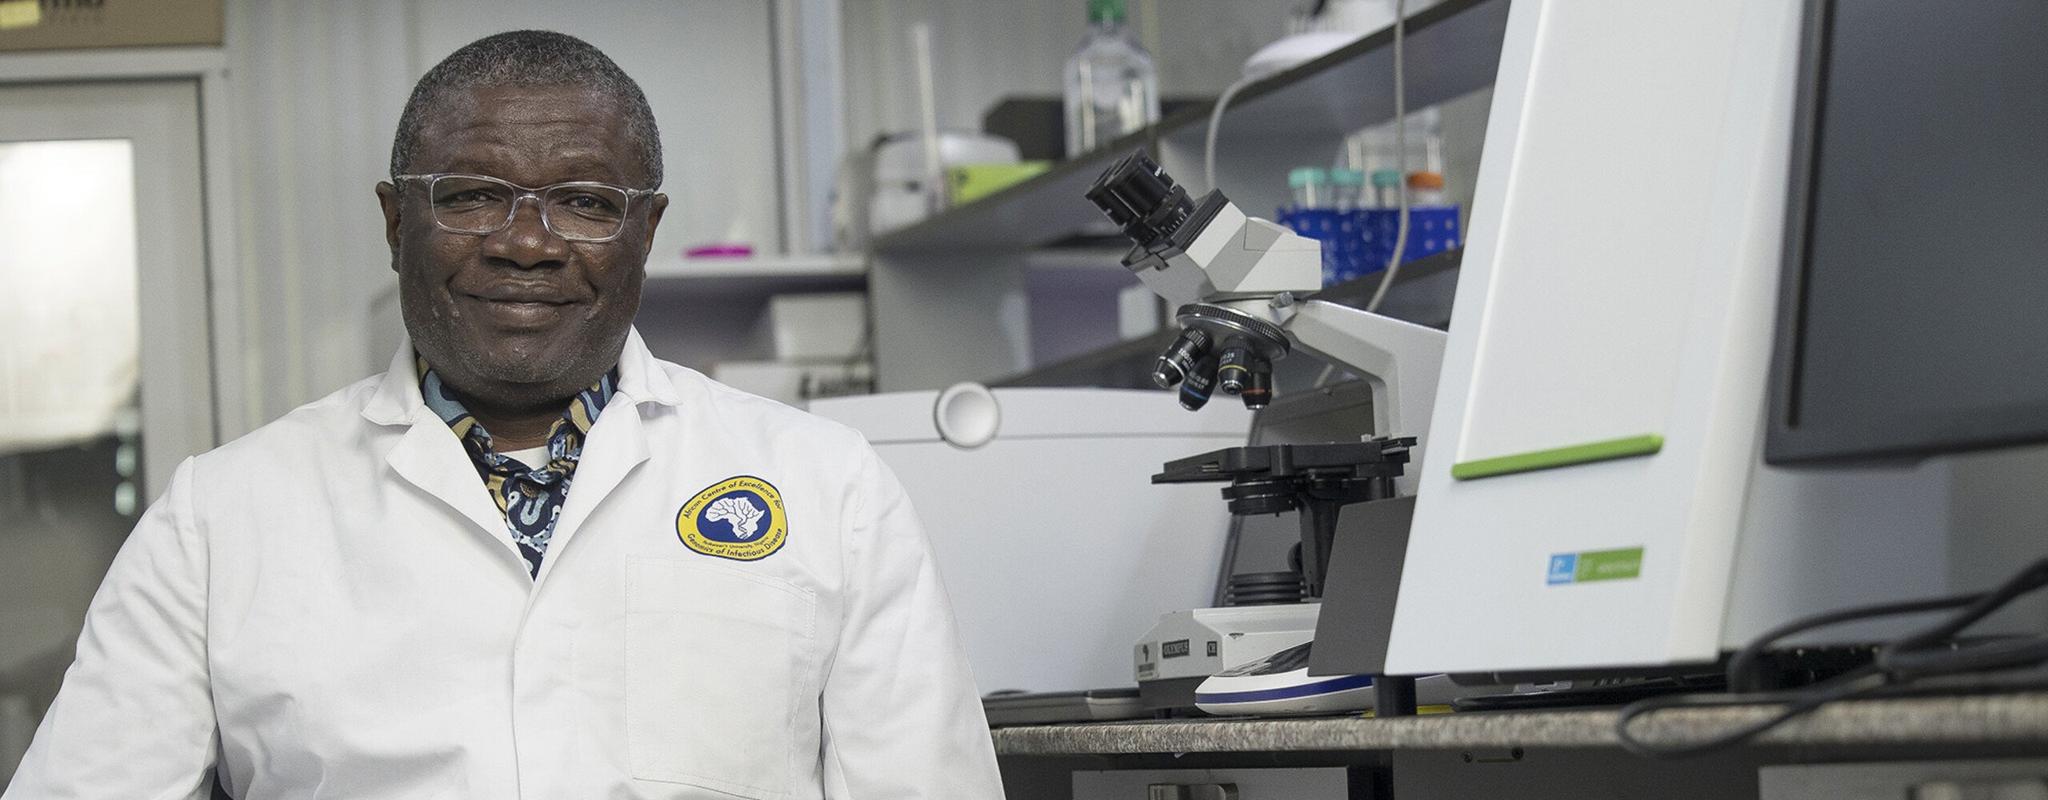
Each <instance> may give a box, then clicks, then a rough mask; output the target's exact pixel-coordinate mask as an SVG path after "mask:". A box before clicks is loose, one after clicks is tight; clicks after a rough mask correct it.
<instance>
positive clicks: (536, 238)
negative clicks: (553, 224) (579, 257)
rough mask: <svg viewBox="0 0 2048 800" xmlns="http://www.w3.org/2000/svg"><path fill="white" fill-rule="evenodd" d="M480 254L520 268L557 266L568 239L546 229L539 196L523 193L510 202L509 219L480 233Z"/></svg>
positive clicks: (564, 258) (565, 257) (566, 252)
mask: <svg viewBox="0 0 2048 800" xmlns="http://www.w3.org/2000/svg"><path fill="white" fill-rule="evenodd" d="M527 200H532V201H533V202H532V203H531V204H529V203H527V202H526V201H527ZM484 255H485V256H486V257H488V258H490V259H491V260H493V261H498V262H502V263H505V264H506V265H508V266H513V267H518V268H520V269H536V268H541V267H559V266H561V265H562V264H563V263H564V262H565V261H567V260H568V258H569V243H568V242H567V241H565V240H563V239H562V237H560V236H556V235H555V234H554V232H553V231H550V230H548V227H547V223H546V221H545V220H543V219H541V207H540V198H537V197H534V196H532V195H526V196H524V197H521V198H519V199H518V200H516V201H514V202H513V203H512V221H511V222H508V223H506V225H505V227H504V228H503V229H501V230H499V231H498V232H496V233H493V234H491V235H489V236H486V237H484Z"/></svg>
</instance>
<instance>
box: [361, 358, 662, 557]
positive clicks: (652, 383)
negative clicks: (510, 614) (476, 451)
mask: <svg viewBox="0 0 2048 800" xmlns="http://www.w3.org/2000/svg"><path fill="white" fill-rule="evenodd" d="M641 402H651V403H656V404H660V405H668V406H673V405H676V404H678V403H679V402H681V396H680V393H679V392H678V390H677V387H676V385H675V383H674V382H673V381H671V380H669V376H668V373H667V371H665V370H663V369H662V367H661V363H660V362H658V361H656V360H655V358H654V354H652V353H650V352H648V351H647V345H646V343H645V342H643V341H642V340H641V338H640V332H639V331H637V330H631V331H628V332H627V334H626V344H625V347H623V348H622V350H621V352H620V353H619V390H618V392H617V393H616V394H614V395H613V397H612V401H611V402H610V403H608V404H606V406H605V410H604V412H602V413H600V414H598V417H597V423H596V424H595V425H594V426H592V428H591V434H590V440H589V441H587V442H586V443H585V444H584V450H583V461H582V463H581V464H580V465H579V466H578V467H577V468H576V473H577V475H576V486H575V490H574V491H572V492H570V495H569V496H570V500H569V502H568V503H567V504H566V505H565V507H564V510H563V518H562V519H560V520H559V521H557V523H556V526H555V535H554V539H553V541H552V542H551V543H550V544H549V546H548V557H547V559H545V560H544V561H543V562H542V565H541V573H540V576H539V578H541V579H545V578H546V576H547V573H548V571H549V570H548V567H549V566H550V565H552V564H553V563H554V562H555V561H556V560H557V559H559V558H560V557H561V554H562V552H563V550H564V549H565V547H566V546H567V544H568V540H569V539H570V538H572V537H573V536H574V535H575V530H576V528H577V527H579V526H580V524H581V523H582V521H583V519H584V518H585V517H587V516H588V515H589V513H590V510H591V509H592V508H593V507H594V506H595V505H596V504H597V503H598V502H599V501H602V500H603V499H604V498H605V496H606V495H609V494H610V493H611V490H612V489H614V488H616V487H617V486H618V485H619V483H620V482H622V481H624V480H625V478H626V475H627V474H629V473H631V472H632V471H633V469H634V468H635V467H637V466H638V465H639V464H640V463H641V462H643V461H646V460H647V457H648V448H647V442H646V441H645V440H644V439H643V437H642V436H641V435H640V433H641V430H640V413H639V409H638V408H636V407H635V406H636V405H637V404H639V403H641ZM362 414H363V418H364V419H367V420H369V421H370V422H371V423H373V424H376V425H382V426H408V429H407V430H406V432H405V435H404V436H403V437H402V438H400V439H399V441H398V444H397V445H396V446H394V447H392V449H391V451H390V452H389V453H388V454H386V456H385V462H386V463H388V464H390V465H391V468H392V469H393V470H394V471H396V472H397V473H398V474H399V475H400V476H401V477H403V478H405V480H407V481H409V482H411V483H412V484H413V485H415V486H418V487H420V488H421V489H422V490H425V491H426V492H427V493H428V494H431V495H433V496H435V497H438V498H440V499H441V501H442V502H444V503H447V504H448V505H449V506H450V507H451V508H453V509H454V510H455V511H456V513H459V514H461V515H462V516H463V517H464V518H466V519H468V520H469V521H470V522H471V523H473V524H474V525H475V526H476V527H477V529H478V530H480V531H481V532H482V533H483V534H484V535H486V536H487V537H489V538H490V539H491V540H493V541H495V542H497V543H499V544H500V545H501V546H503V547H504V548H505V551H506V553H507V554H508V555H510V556H511V558H510V559H509V560H508V561H507V562H506V563H507V564H508V565H511V566H514V567H517V568H518V569H519V570H520V571H521V572H524V571H525V569H526V567H525V562H524V560H523V559H521V558H520V557H519V550H518V546H517V545H515V544H514V543H513V542H512V538H511V537H510V536H506V535H505V521H504V518H503V516H502V515H501V513H500V512H499V511H498V508H497V506H496V505H495V504H493V503H492V502H491V499H490V493H489V492H487V491H485V490H484V487H483V482H482V481H479V480H477V476H476V467H475V465H474V464H473V463H472V462H471V461H470V460H469V454H468V453H466V452H464V451H463V449H462V445H461V443H460V442H459V441H458V440H457V439H456V438H455V435H454V432H453V431H451V430H449V429H448V423H446V422H443V421H442V420H441V418H440V416H438V415H436V414H435V413H434V412H433V410H432V409H429V408H427V404H426V401H425V399H424V398H423V397H422V396H421V395H420V382H419V373H418V371H417V368H416V367H414V365H413V350H412V342H411V341H406V342H404V343H402V344H401V345H400V346H399V348H398V352H397V353H396V354H394V355H393V356H392V357H391V368H390V369H388V370H386V371H385V372H384V377H383V379H382V380H380V381H379V382H378V384H377V389H376V392H375V393H374V394H372V395H371V397H370V400H369V402H368V403H366V404H365V405H364V406H363V411H362Z"/></svg>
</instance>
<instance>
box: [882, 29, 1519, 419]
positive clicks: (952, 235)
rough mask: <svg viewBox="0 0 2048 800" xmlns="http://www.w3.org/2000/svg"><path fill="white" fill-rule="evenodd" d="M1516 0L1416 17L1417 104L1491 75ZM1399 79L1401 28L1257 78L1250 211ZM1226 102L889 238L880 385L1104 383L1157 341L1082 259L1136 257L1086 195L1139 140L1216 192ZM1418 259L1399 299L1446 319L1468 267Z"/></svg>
mask: <svg viewBox="0 0 2048 800" xmlns="http://www.w3.org/2000/svg"><path fill="white" fill-rule="evenodd" d="M1508 3H1509V0H1446V2H1443V3H1441V4H1439V5H1437V6H1434V7H1432V8H1429V9H1427V10H1424V11H1422V12H1420V13H1418V14H1415V15H1414V16H1412V17H1410V18H1409V21H1408V23H1407V33H1406V42H1405V48H1406V59H1405V63H1406V68H1407V75H1406V79H1405V80H1406V83H1407V98H1406V99H1407V103H1408V106H1409V107H1410V108H1423V107H1428V106H1436V105H1441V104H1444V103H1447V102H1449V101H1452V100H1456V99H1459V98H1463V97H1467V96H1471V95H1473V94H1474V93H1475V92H1481V91H1483V90H1486V89H1487V88H1489V87H1491V86H1492V84H1493V80H1494V74H1495V72H1496V71H1497V69H1498V67H1499V64H1500V47H1501V42H1502V40H1503V38H1504V36H1505V34H1506V29H1507V16H1508ZM1393 82H1394V81H1393V31H1392V29H1391V28H1389V29H1386V30H1382V31H1379V32H1377V33H1374V34H1371V35H1369V36H1365V37H1363V38H1361V39H1359V40H1358V41H1356V42H1354V43H1352V44H1350V45H1347V46H1345V47H1343V48H1340V49H1338V50H1337V51H1335V52H1333V53H1331V54H1329V55H1327V56H1324V57H1323V58H1320V59H1317V60H1315V61H1312V62H1309V63H1306V64H1303V65H1301V66H1299V67H1296V68H1294V69H1290V70H1287V71H1284V72H1281V73H1279V74H1277V75H1274V76H1272V77H1270V78H1267V79H1265V80H1262V81H1259V82H1257V83H1254V84H1252V85H1250V86H1248V87H1246V88H1245V89H1243V90H1242V91H1240V92H1239V93H1238V94H1237V96H1236V98H1235V99H1234V100H1233V101H1232V103H1231V105H1230V107H1229V108H1228V109H1227V110H1226V111H1225V113H1224V116H1223V124H1222V128H1221V131H1220V134H1219V137H1218V148H1217V163H1216V167H1217V180H1218V182H1219V183H1220V184H1222V185H1223V186H1224V187H1225V190H1226V193H1227V194H1228V195H1229V196H1230V198H1231V200H1232V201H1234V202H1235V203H1237V204H1238V206H1239V207H1241V208H1243V209H1245V211H1246V212H1247V213H1250V214H1253V215H1255V216H1270V215H1271V214H1272V213H1273V209H1275V208H1277V207H1279V206H1280V205H1281V204H1282V203H1284V202H1286V194H1287V189H1286V182H1285V180H1284V177H1285V175H1286V174H1287V170H1288V169H1290V168H1292V167H1295V166H1299V165H1302V164H1317V163H1326V162H1327V161H1329V160H1330V159H1331V158H1332V157H1333V156H1334V155H1335V154H1336V153H1337V152H1338V149H1339V147H1340V146H1341V145H1342V143H1343V141H1344V139H1345V138H1346V137H1347V136H1349V135H1350V134H1351V133H1353V132H1355V131H1358V130H1361V129H1364V128H1367V127H1370V126H1372V125H1375V124H1378V123H1381V122H1385V121H1387V120H1390V119H1392V118H1393V116H1394V102H1393V95H1394V92H1393ZM1212 109H1213V105H1212V104H1202V105H1200V106H1197V107H1194V108H1190V109H1187V110H1185V111H1181V112H1179V113H1176V114H1174V115H1172V116H1170V117H1167V118H1165V119H1163V120H1161V121H1160V122H1159V123H1157V124H1155V125H1153V126H1151V127H1148V128H1146V129H1144V130H1141V131H1138V132H1136V133H1133V134H1131V135H1129V136H1125V137H1122V138H1120V139H1118V140H1116V141H1114V142H1111V143H1109V144H1108V145H1106V146H1104V147H1102V148H1100V149H1098V150H1095V151H1091V152H1088V153H1084V154H1082V155H1080V156H1078V157H1075V158H1072V159H1069V160H1067V161H1065V162H1063V163H1061V164H1059V165H1057V166H1055V167H1054V168H1052V169H1050V170H1048V171H1047V172H1045V173H1043V174H1041V175H1038V176H1036V177H1033V178H1031V179H1030V180H1026V181H1024V182H1022V183H1019V184H1017V185H1015V186H1012V187H1009V188H1007V189H1004V190H1002V191H1000V192H996V193H995V194H992V195H990V196H988V197H984V198H982V199H980V200H977V201H975V202H972V203H967V204H964V205H961V206H957V207H954V208H951V209H948V210H946V211H943V212H940V213H938V214H935V215H933V216H932V217H930V218H928V219H925V220H923V221H921V222H918V223H916V224H913V225H910V226H907V227H904V228H901V229H898V230H894V231H890V232H888V233H885V234H883V235H881V236H878V237H876V239H875V240H874V241H873V242H872V244H871V245H870V250H871V253H872V258H873V260H872V262H871V271H870V273H869V277H868V288H869V299H870V303H871V307H872V309H873V313H872V319H873V320H874V337H875V352H876V375H877V380H878V384H879V386H880V388H881V389H882V390H883V391H899V390H912V389H935V388H941V387H944V386H946V385H949V384H952V383H954V382H958V381H963V380H982V381H989V380H1000V381H1001V382H1003V383H1005V384H1008V385H1076V384H1075V383H1073V381H1086V382H1087V383H1086V384H1085V385H1103V384H1101V383H1099V382H1098V381H1100V380H1101V378H1100V376H1101V375H1103V374H1105V373H1104V372H1102V370H1104V369H1120V368H1121V367H1120V366H1119V365H1121V364H1122V363H1124V361H1126V360H1128V359H1130V358H1138V357H1139V356H1131V355H1129V354H1128V353H1126V352H1125V351H1126V350H1128V351H1132V352H1136V351H1137V350H1139V349H1140V348H1141V347H1142V345H1144V344H1147V342H1143V341H1140V342H1139V343H1136V344H1133V343H1126V342H1120V341H1118V340H1117V336H1116V330H1117V325H1116V324H1115V321H1114V317H1115V315H1116V313H1117V305H1116V303H1115V293H1116V292H1117V291H1120V290H1121V289H1122V288H1124V287H1127V286H1129V285H1131V284H1132V283H1134V281H1132V280H1131V279H1130V276H1129V275H1128V273H1125V274H1122V275H1118V274H1115V273H1113V272H1095V271H1092V270H1075V269H1072V268H1073V267H1077V266H1082V267H1088V266H1095V265H1098V264H1103V265H1111V266H1113V265H1115V264H1116V262H1117V260H1118V259H1120V258H1121V255H1122V254H1121V252H1117V251H1118V250H1120V249H1121V247H1122V246H1121V244H1120V243H1119V242H1118V241H1117V237H1116V232H1115V231H1114V230H1113V229H1110V228H1109V226H1108V223H1107V220H1104V219H1103V218H1102V216H1101V214H1100V213H1099V212H1098V211H1097V210H1096V209H1095V208H1094V206H1093V205H1092V204H1090V203H1089V202H1088V201H1087V200H1086V199H1084V198H1083V197H1082V195H1083V193H1084V192H1086V190H1087V188H1088V187H1089V186H1090V185H1091V184H1093V182H1094V181H1095V179H1096V177H1097V176H1099V175H1100V174H1101V173H1102V171H1103V170H1104V169H1106V168H1107V167H1108V166H1109V165H1110V164H1111V163H1113V162H1114V160H1115V159H1117V158H1121V157H1122V156H1123V155H1124V154H1126V153H1128V152H1130V151H1131V150H1132V149H1134V148H1137V147H1141V146H1142V147H1145V148H1147V149H1148V150H1150V151H1151V152H1152V153H1153V155H1154V156H1155V158H1156V159H1157V160H1158V161H1159V163H1160V164H1161V165H1162V166H1163V167H1165V168H1166V169H1167V171H1168V172H1169V173H1171V174H1173V175H1174V176H1175V178H1176V179H1177V180H1179V181H1180V182H1182V183H1183V184H1185V185H1187V186H1188V188H1189V190H1190V191H1191V192H1195V193H1201V192H1206V191H1207V189H1208V187H1207V186H1206V185H1205V184H1206V183H1207V179H1206V176H1204V175H1203V174H1202V166H1201V164H1202V144H1203V139H1204V137H1205V134H1206V131H1207V128H1208V122H1209V115H1210V112H1211V110H1212ZM1482 119H1483V118H1482ZM1105 234H1106V236H1105ZM1077 243H1085V244H1083V245H1080V246H1076V245H1077ZM1417 263H1418V264H1419V263H1421V262H1417ZM1409 268H1410V269H1414V270H1415V272H1414V273H1413V274H1411V275H1408V276H1407V277H1406V278H1405V279H1404V280H1403V281H1402V286H1403V287H1404V291H1402V292H1397V295H1396V296H1394V297H1390V298H1389V300H1388V306H1387V308H1386V309H1385V310H1387V311H1390V312H1393V313H1394V314H1395V315H1396V316H1405V315H1408V314H1420V315H1425V316H1426V315H1428V314H1440V315H1441V319H1417V320H1415V321H1418V322H1423V323H1424V324H1443V323H1444V322H1446V321H1447V320H1448V298H1449V296H1450V294H1451V292H1450V288H1451V287H1452V286H1453V285H1454V284H1455V281H1456V277H1455V274H1456V273H1455V268H1454V267H1446V268H1441V269H1437V270H1434V271H1433V270H1432V269H1431V268H1429V267H1417V266H1415V265H1410V267H1409ZM1061 270H1065V271H1064V272H1061ZM1433 275H1434V276H1436V277H1434V278H1433V280H1434V284H1433V288H1430V289H1428V290H1426V291H1425V290H1423V289H1421V288H1420V287H1424V286H1432V284H1431V280H1432V276H1433ZM1407 287H1416V288H1407ZM1365 291H1366V292H1367V293H1368V294H1369V293H1370V291H1371V290H1370V288H1368V289H1366V290H1365ZM1403 295H1413V296H1414V297H1415V298H1419V299H1415V300H1413V303H1415V304H1416V305H1414V307H1413V308H1403V306H1402V304H1403V303H1409V302H1411V301H1410V300H1408V299H1403ZM1439 299H1441V302H1440V303H1439ZM1362 300H1363V298H1360V299H1359V301H1360V302H1362ZM1144 358H1147V359H1149V356H1144ZM1052 362H1057V364H1055V363H1052ZM1056 367H1057V369H1056ZM1091 375H1092V376H1096V377H1089V376H1091ZM999 376H1010V377H1007V378H1000V377H999Z"/></svg>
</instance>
